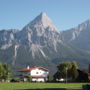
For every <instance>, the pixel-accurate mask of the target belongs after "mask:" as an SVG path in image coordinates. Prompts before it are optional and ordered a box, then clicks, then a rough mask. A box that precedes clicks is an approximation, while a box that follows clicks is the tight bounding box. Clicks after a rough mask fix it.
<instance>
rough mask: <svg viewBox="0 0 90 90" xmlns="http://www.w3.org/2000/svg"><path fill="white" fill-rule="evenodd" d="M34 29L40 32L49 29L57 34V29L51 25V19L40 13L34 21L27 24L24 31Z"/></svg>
mask: <svg viewBox="0 0 90 90" xmlns="http://www.w3.org/2000/svg"><path fill="white" fill-rule="evenodd" d="M35 28H37V29H38V28H39V29H40V28H41V29H42V30H43V29H44V30H45V29H47V28H48V29H49V30H51V31H55V32H59V31H58V30H57V28H56V27H55V26H54V24H53V23H52V21H51V19H50V18H49V17H48V16H47V15H46V13H43V12H42V13H40V15H38V16H37V17H36V18H35V19H34V20H32V21H31V22H30V23H29V24H27V25H26V26H25V27H24V29H29V30H30V29H35Z"/></svg>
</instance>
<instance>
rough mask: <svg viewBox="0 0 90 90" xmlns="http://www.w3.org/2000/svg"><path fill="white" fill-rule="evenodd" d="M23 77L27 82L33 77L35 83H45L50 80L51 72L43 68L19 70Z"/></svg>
mask: <svg viewBox="0 0 90 90" xmlns="http://www.w3.org/2000/svg"><path fill="white" fill-rule="evenodd" d="M19 72H20V73H21V77H22V79H23V80H24V81H27V80H28V78H27V77H29V76H30V77H31V78H32V81H33V82H45V81H47V80H48V74H49V70H48V69H46V68H43V67H31V68H30V67H29V66H28V67H27V68H23V69H21V70H19Z"/></svg>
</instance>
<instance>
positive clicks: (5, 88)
mask: <svg viewBox="0 0 90 90" xmlns="http://www.w3.org/2000/svg"><path fill="white" fill-rule="evenodd" d="M85 84H90V83H67V84H65V83H0V90H65V89H62V88H66V89H77V88H82V85H85Z"/></svg>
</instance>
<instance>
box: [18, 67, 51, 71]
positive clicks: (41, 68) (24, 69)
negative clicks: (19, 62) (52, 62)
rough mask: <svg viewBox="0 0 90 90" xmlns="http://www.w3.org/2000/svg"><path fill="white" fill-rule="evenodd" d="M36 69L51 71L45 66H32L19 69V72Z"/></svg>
mask: <svg viewBox="0 0 90 90" xmlns="http://www.w3.org/2000/svg"><path fill="white" fill-rule="evenodd" d="M35 69H39V70H43V71H49V70H48V69H46V68H43V67H31V68H23V69H21V70H19V71H18V72H28V71H31V70H35Z"/></svg>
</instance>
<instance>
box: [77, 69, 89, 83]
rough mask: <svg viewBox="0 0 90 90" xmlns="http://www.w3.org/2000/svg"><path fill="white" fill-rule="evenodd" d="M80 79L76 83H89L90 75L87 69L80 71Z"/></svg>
mask: <svg viewBox="0 0 90 90" xmlns="http://www.w3.org/2000/svg"><path fill="white" fill-rule="evenodd" d="M78 73H79V75H78V77H77V79H76V81H78V82H88V81H89V75H88V70H87V69H78Z"/></svg>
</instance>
